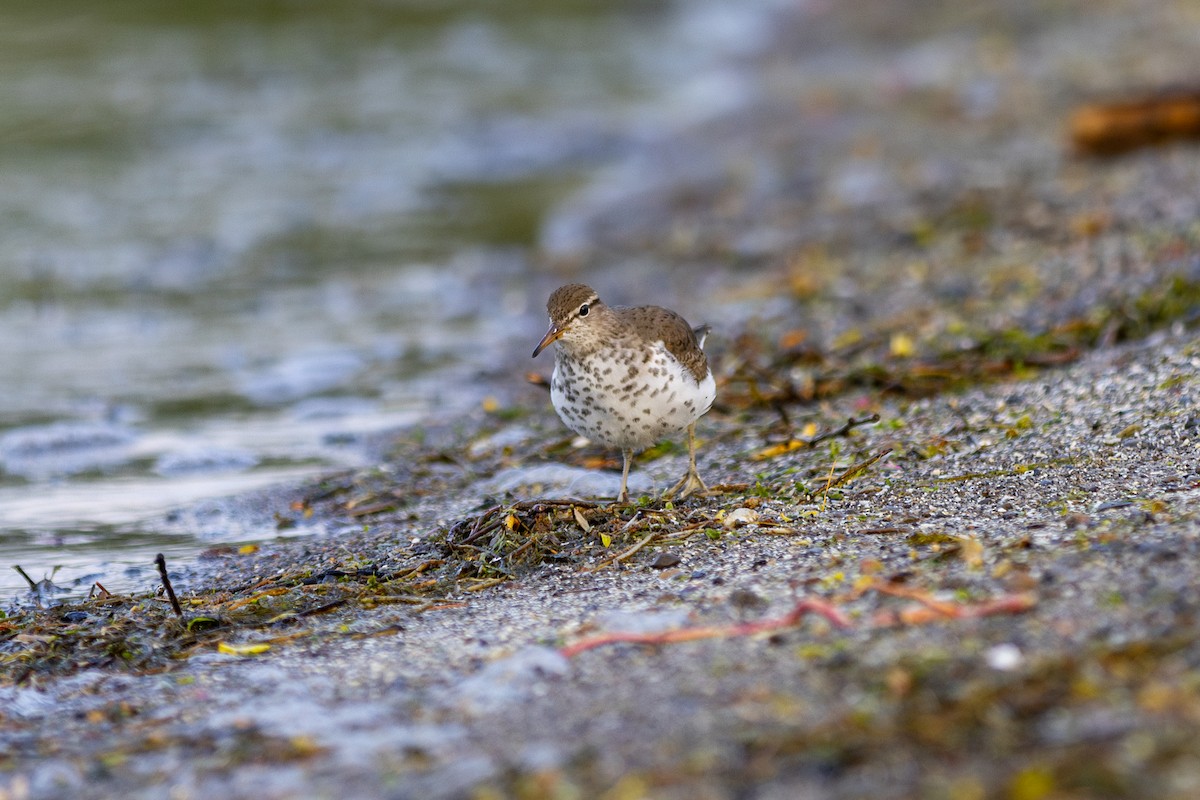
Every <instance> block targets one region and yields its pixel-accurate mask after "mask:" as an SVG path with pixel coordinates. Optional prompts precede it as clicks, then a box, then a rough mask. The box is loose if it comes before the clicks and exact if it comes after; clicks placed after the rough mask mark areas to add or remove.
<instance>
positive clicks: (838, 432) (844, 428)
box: [805, 414, 879, 447]
mask: <svg viewBox="0 0 1200 800" xmlns="http://www.w3.org/2000/svg"><path fill="white" fill-rule="evenodd" d="M871 422H879V415H878V414H871V415H870V416H866V417H859V418H858V419H855V418H854V417H850V418H849V419H848V420H846V422H845V424H844V425H841V426H840V427H837V428H834V429H833V430H831V431H825V432H824V433H818V434H817V435H816V436H814V437H812V438H811V439H807V440H805V441H807V442H808V446H809V447H812V446H813V445H815V444H817V443H819V442H823V441H825V440H826V439H832V438H834V437H835V436H845V435H846V434H847V433H849V432H850V431H851V430H853V429H854V428H857V427H858V426H859V425H867V424H869V423H871Z"/></svg>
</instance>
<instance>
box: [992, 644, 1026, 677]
mask: <svg viewBox="0 0 1200 800" xmlns="http://www.w3.org/2000/svg"><path fill="white" fill-rule="evenodd" d="M983 658H984V660H985V661H986V662H987V665H988V666H989V667H991V668H992V669H996V670H1001V671H1003V672H1010V671H1012V670H1014V669H1016V668H1017V667H1019V666H1021V661H1022V660H1023V656H1022V655H1021V649H1020V648H1019V647H1017V646H1016V645H1015V644H1009V643H1005V644H998V645H996V646H995V647H991V648H989V649H988V651H987V652H986V653H984V654H983Z"/></svg>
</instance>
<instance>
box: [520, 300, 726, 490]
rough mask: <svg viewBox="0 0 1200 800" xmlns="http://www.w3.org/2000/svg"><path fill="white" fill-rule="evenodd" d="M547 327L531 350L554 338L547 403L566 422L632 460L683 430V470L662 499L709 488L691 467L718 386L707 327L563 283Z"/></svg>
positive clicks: (625, 471) (624, 476)
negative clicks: (609, 301)
mask: <svg viewBox="0 0 1200 800" xmlns="http://www.w3.org/2000/svg"><path fill="white" fill-rule="evenodd" d="M546 310H547V311H548V312H549V314H550V330H548V331H547V332H546V335H545V336H543V337H542V340H541V341H540V342H538V346H537V347H536V348H534V351H533V355H534V357H535V358H536V357H537V354H538V353H540V352H542V350H544V349H546V348H547V347H549V345H550V343H551V342H558V348H557V350H558V353H557V356H556V357H555V359H554V375H553V376H552V377H551V379H550V402H551V403H553V404H554V410H555V411H557V412H558V416H559V417H560V418H561V419H562V421H563V422H564V423H566V425H567V427H568V428H570V429H571V430H573V431H575V432H576V433H578V434H579V435H580V436H584V437H586V438H588V439H591V440H592V441H594V442H597V443H598V444H602V445H606V446H609V447H617V448H620V450H621V456H622V457H623V458H624V461H625V463H624V466H623V468H622V470H621V493H620V494H619V495H618V496H617V501H618V502H621V503H624V502H628V500H629V492H628V490H627V488H626V484H627V483H628V481H629V463H630V461H632V460H633V456H634V454H635V453H638V452H640V451H642V450H645V449H646V448H647V447H650V446H651V445H654V444H656V443H657V442H659V441H661V440H662V439H664V438H667V437H668V436H670V435H671V434H677V433H680V432H682V431H683V430H685V429H686V430H687V434H688V471H687V474H686V475H684V476H683V479H682V480H680V481H679V483H677V484H675V485H674V486H673V487H671V488H670V489H669V490H668V491H667V493H666V495H665V497H668V498H670V497H675V496H676V495H678V496H679V497H680V498H683V497H687V496H688V495H691V494H693V493H695V492H697V491H701V492H703V491H707V490H708V487H707V486H705V485H704V481H703V480H701V479H700V473H698V472H697V471H696V420H698V419H699V418H700V417H701V416H702V415H704V413H705V412H707V411H708V409H709V408H710V407H711V406H712V403H713V398H715V397H716V395H717V385H716V382H715V381H714V380H713V375H712V370H710V369H709V368H708V359H707V358H706V357H705V355H704V349H703V347H704V338H705V336H707V334H708V327H707V326H703V327H700V328H695V329H693V328H692V327H691V326H690V325H688V324H687V322H686V321H685V320H684V319H683V317H681V316H679V315H678V314H676V313H675V312H674V311H671V310H669V309H666V308H660V307H659V306H637V307H625V306H608V305H605V303H604V302H603V301H602V300H601V299H600V296H599V295H598V294H596V292H595V290H594V289H592V288H591V287H590V286H584V285H583V284H580V283H573V284H570V285H567V286H563V287H560V288H558V289H556V290H555V291H554V293H553V294H551V295H550V300H549V301H548V302H547V303H546Z"/></svg>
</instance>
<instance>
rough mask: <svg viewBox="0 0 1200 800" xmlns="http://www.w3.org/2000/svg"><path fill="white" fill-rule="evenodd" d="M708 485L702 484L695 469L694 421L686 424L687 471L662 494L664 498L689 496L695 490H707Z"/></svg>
mask: <svg viewBox="0 0 1200 800" xmlns="http://www.w3.org/2000/svg"><path fill="white" fill-rule="evenodd" d="M707 491H708V487H707V486H705V485H704V481H703V480H701V479H700V473H699V472H697V471H696V423H694V422H693V423H692V424H691V425H688V471H687V475H684V476H683V480H681V481H679V483H677V484H675V485H674V486H672V487H671V488H670V489H668V490H667V493H666V494H665V495H663V497H664V498H666V499H667V500H670V499H671V498H673V497H675V496H676V493H677V492H678V494H679V499H680V500H682V499H683V498H685V497H689V496H691V495H693V494H695V493H696V492H701V493H704V492H707Z"/></svg>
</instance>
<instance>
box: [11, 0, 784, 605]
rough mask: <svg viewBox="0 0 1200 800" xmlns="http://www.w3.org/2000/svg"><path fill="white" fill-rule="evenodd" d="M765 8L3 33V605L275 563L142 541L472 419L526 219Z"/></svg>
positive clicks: (193, 537)
mask: <svg viewBox="0 0 1200 800" xmlns="http://www.w3.org/2000/svg"><path fill="white" fill-rule="evenodd" d="M769 5H770V3H769V2H757V3H751V4H744V6H742V7H739V9H738V10H736V11H729V10H727V9H725V8H724V7H723V4H721V3H718V2H715V0H714V1H713V2H707V0H706V1H705V2H697V1H696V0H689V2H688V3H679V4H678V5H673V4H670V3H665V2H654V3H645V2H634V1H633V0H629V1H628V2H616V3H613V2H608V3H589V2H567V3H562V2H556V3H517V2H494V3H484V4H480V3H466V2H453V0H445V1H444V2H435V3H384V2H359V3H352V4H332V5H331V4H315V5H314V4H295V5H293V4H281V3H224V2H221V3H209V4H204V5H203V7H192V6H174V5H170V4H168V5H163V4H160V3H152V2H149V0H114V2H108V3H103V4H96V3H84V2H73V3H72V2H68V3H59V4H55V5H54V7H53V8H51V7H49V6H44V5H38V4H33V3H16V4H5V5H4V6H3V7H0V65H2V66H0V108H3V109H4V114H3V115H0V186H2V187H3V191H0V220H2V222H0V225H2V228H3V235H2V236H0V331H2V332H3V337H4V342H5V344H4V347H3V348H0V376H2V379H3V391H2V392H0V566H2V567H3V568H2V569H0V603H7V602H9V601H11V600H12V599H13V598H18V597H19V598H21V599H22V600H28V599H29V597H30V595H29V592H28V591H27V586H26V584H25V581H24V580H23V579H22V578H21V577H20V576H19V575H17V573H16V572H15V570H12V569H9V568H8V567H10V566H12V565H16V564H20V565H21V566H23V567H24V568H25V569H26V570H27V571H28V572H29V574H30V575H31V576H32V577H33V578H34V579H35V580H40V579H42V578H44V577H50V576H53V581H54V583H55V584H56V585H58V586H59V587H62V588H64V589H66V590H68V592H69V595H68V596H71V595H73V596H78V595H80V594H86V592H87V590H88V588H89V587H90V586H91V584H92V583H93V582H94V581H100V582H101V583H103V584H104V585H105V586H106V587H107V588H108V589H110V590H113V591H120V590H125V589H133V590H137V589H147V588H149V587H150V586H152V585H153V583H152V582H153V580H154V578H153V574H152V572H150V571H149V570H148V565H149V564H150V562H151V560H152V558H153V555H154V553H156V552H160V551H162V552H166V553H167V554H168V555H169V556H173V557H179V558H187V557H191V556H194V555H195V554H196V553H197V552H199V551H200V550H202V549H204V548H206V547H209V546H211V545H213V544H215V543H219V542H243V541H252V540H257V539H263V538H270V537H274V536H276V535H277V531H276V530H275V526H274V525H272V524H267V523H263V524H260V525H258V526H257V527H255V526H254V525H234V526H226V527H225V528H223V529H209V530H199V529H196V530H188V529H187V528H186V526H173V527H172V526H166V525H162V524H160V523H159V522H158V521H159V520H162V519H164V518H165V516H164V515H167V514H168V513H169V512H170V511H171V509H175V508H178V507H180V506H181V505H186V504H189V503H195V502H197V501H201V500H204V499H208V498H217V497H222V496H226V495H229V494H233V493H237V492H241V491H245V490H247V489H251V488H256V487H262V486H267V485H271V484H273V483H280V482H284V481H289V480H296V479H297V478H298V477H301V476H304V475H312V474H318V473H320V472H322V471H326V470H329V469H331V468H334V467H339V466H354V465H359V464H362V463H365V462H366V461H367V460H368V459H369V458H370V457H371V455H372V453H371V450H370V448H369V447H368V446H367V445H366V442H367V441H368V440H369V437H370V436H371V435H372V434H376V433H378V432H381V431H385V430H388V429H393V428H396V427H399V426H403V425H406V424H410V423H413V422H416V421H419V420H421V419H423V418H425V417H426V416H427V415H429V414H432V413H435V412H436V413H446V412H450V413H452V412H455V411H458V410H461V409H463V408H466V407H470V406H473V405H475V404H477V403H478V402H479V401H480V399H481V398H482V396H483V395H484V394H486V393H487V392H488V391H489V384H488V380H487V374H488V373H487V370H488V368H489V367H494V365H496V364H497V363H501V362H504V361H507V360H509V359H510V358H511V352H513V351H514V349H515V350H516V351H520V352H522V353H525V352H526V351H528V349H529V339H530V336H531V335H536V334H537V333H539V332H540V331H539V328H540V326H541V325H542V321H541V316H542V314H541V310H540V298H534V297H532V295H531V291H530V283H531V281H532V280H533V278H534V277H535V275H536V269H537V268H536V267H535V266H533V263H534V262H533V260H532V259H531V258H530V257H529V253H530V246H531V244H532V243H533V242H534V240H535V237H536V235H537V231H538V224H539V219H540V216H541V214H542V213H543V212H544V211H545V210H546V209H547V208H548V207H550V206H551V205H552V204H553V203H555V202H556V201H558V200H560V199H562V198H563V197H565V196H566V195H567V194H568V193H569V192H570V191H571V190H572V188H574V187H575V186H577V185H579V184H580V183H581V182H582V181H583V180H585V179H586V177H587V175H588V174H589V173H590V171H591V170H594V169H596V168H597V167H599V166H600V165H602V164H604V163H605V162H606V160H608V159H610V158H612V157H613V156H615V155H617V154H619V153H620V152H622V150H623V149H624V148H627V147H628V146H629V144H630V143H631V142H634V141H637V139H638V137H640V136H644V135H648V134H650V133H652V132H653V131H656V130H661V129H662V128H664V127H669V126H671V125H674V124H679V123H680V122H681V121H683V120H686V119H688V118H692V117H697V116H702V115H703V114H705V113H708V112H710V111H711V110H712V109H713V107H714V106H715V105H716V102H715V100H714V98H715V97H717V96H718V95H720V91H721V89H722V87H726V86H727V84H725V83H723V82H722V75H723V74H724V72H725V70H726V68H727V63H726V62H728V60H729V59H730V58H732V57H733V56H734V55H736V54H737V53H738V52H742V51H744V50H745V49H747V48H753V47H754V46H755V43H756V41H758V39H759V38H761V37H762V36H764V35H765V30H764V28H763V26H762V22H763V20H764V18H765V17H764V13H765V10H766V8H767V7H768V6H769ZM724 99H725V100H728V99H729V98H727V97H726V98H724ZM481 374H482V375H483V376H484V377H483V378H482V379H481V377H480V376H481Z"/></svg>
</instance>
